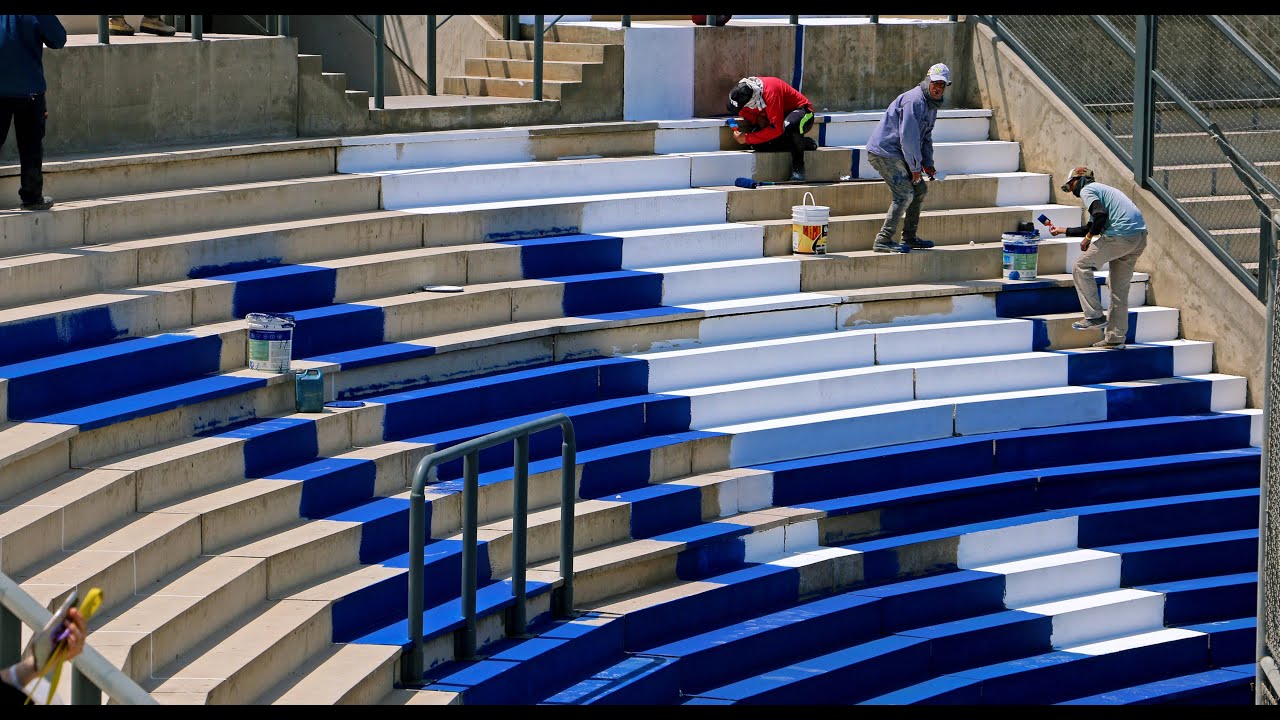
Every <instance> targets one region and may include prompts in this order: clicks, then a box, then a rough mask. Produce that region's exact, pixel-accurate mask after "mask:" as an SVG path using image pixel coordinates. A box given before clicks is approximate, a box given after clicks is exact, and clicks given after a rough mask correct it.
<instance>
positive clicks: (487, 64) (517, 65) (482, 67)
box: [463, 57, 599, 82]
mask: <svg viewBox="0 0 1280 720" xmlns="http://www.w3.org/2000/svg"><path fill="white" fill-rule="evenodd" d="M594 64H599V63H584V62H572V61H566V60H548V61H545V62H544V63H543V65H542V79H543V80H568V81H572V82H582V73H583V71H584V67H583V66H585V65H594ZM533 69H534V68H533V61H532V60H514V59H509V58H508V59H504V58H491V57H483V58H467V60H466V63H465V64H464V65H463V72H465V73H466V74H467V75H470V76H474V77H497V78H514V79H521V80H532V79H533Z"/></svg>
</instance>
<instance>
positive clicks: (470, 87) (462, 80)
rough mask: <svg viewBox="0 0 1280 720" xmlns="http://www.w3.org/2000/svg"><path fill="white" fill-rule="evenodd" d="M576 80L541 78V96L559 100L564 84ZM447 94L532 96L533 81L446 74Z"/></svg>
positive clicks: (445, 87)
mask: <svg viewBox="0 0 1280 720" xmlns="http://www.w3.org/2000/svg"><path fill="white" fill-rule="evenodd" d="M578 84H580V83H579V81H576V80H549V79H548V80H543V81H542V98H543V99H544V100H559V99H560V98H561V97H562V95H563V93H564V88H565V86H566V85H578ZM444 92H445V94H447V95H478V96H484V95H488V96H492V97H514V98H530V99H532V98H533V81H532V80H524V79H516V78H505V77H493V76H473V75H447V76H445V78H444Z"/></svg>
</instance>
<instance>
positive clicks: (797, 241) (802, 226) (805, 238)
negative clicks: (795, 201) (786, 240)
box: [791, 192, 831, 255]
mask: <svg viewBox="0 0 1280 720" xmlns="http://www.w3.org/2000/svg"><path fill="white" fill-rule="evenodd" d="M801 202H802V204H801V205H792V206H791V252H793V253H800V254H802V255H825V254H827V227H828V224H827V223H828V222H829V221H830V219H831V208H830V207H827V206H826V205H817V204H813V193H808V192H807V193H805V194H804V198H803V199H802V200H801Z"/></svg>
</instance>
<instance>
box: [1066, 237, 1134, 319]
mask: <svg viewBox="0 0 1280 720" xmlns="http://www.w3.org/2000/svg"><path fill="white" fill-rule="evenodd" d="M1146 248H1147V233H1146V231H1143V232H1140V233H1137V234H1135V235H1125V236H1123V237H1112V236H1110V235H1101V236H1099V237H1096V238H1094V239H1093V242H1091V243H1089V249H1088V250H1085V251H1084V253H1083V254H1082V255H1081V256H1080V257H1078V258H1076V264H1075V268H1074V269H1073V270H1072V272H1071V277H1072V278H1073V279H1074V280H1075V283H1076V294H1077V295H1079V296H1080V309H1081V310H1084V316H1085V317H1086V318H1090V319H1092V318H1100V317H1102V315H1103V312H1102V294H1101V293H1100V292H1099V291H1098V281H1097V279H1095V278H1094V276H1093V272H1094V271H1095V270H1098V269H1100V268H1102V266H1103V265H1106V264H1107V263H1111V270H1110V276H1109V277H1108V278H1107V288H1108V289H1109V290H1110V291H1111V308H1110V310H1109V312H1107V313H1106V316H1107V329H1106V331H1105V332H1104V333H1103V335H1102V337H1103V339H1105V340H1108V341H1111V342H1124V338H1125V335H1127V334H1128V332H1129V281H1130V280H1132V279H1133V266H1134V264H1135V263H1137V262H1138V256H1139V255H1141V254H1142V251H1143V250H1145V249H1146Z"/></svg>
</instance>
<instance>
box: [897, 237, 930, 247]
mask: <svg viewBox="0 0 1280 720" xmlns="http://www.w3.org/2000/svg"><path fill="white" fill-rule="evenodd" d="M902 242H903V243H905V244H906V245H907V246H908V247H910V248H911V249H912V250H928V249H929V248H931V247H933V241H932V240H921V239H920V238H918V237H914V238H903V239H902Z"/></svg>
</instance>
